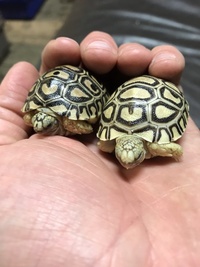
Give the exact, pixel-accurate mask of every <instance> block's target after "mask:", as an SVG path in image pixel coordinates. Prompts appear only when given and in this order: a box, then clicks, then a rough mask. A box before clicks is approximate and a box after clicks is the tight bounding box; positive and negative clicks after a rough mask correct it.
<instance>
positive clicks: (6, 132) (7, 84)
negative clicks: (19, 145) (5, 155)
mask: <svg viewBox="0 0 200 267" xmlns="http://www.w3.org/2000/svg"><path fill="white" fill-rule="evenodd" d="M38 76H39V74H38V71H37V70H36V68H35V67H34V66H33V65H31V64H30V63H27V62H19V63H17V64H15V65H14V66H13V67H12V68H11V69H10V70H9V71H8V73H7V74H6V76H5V77H4V79H3V81H2V83H1V85H0V145H4V144H10V143H14V142H16V141H18V140H21V139H24V138H26V137H27V126H25V124H24V122H23V119H22V113H21V108H22V106H23V103H24V101H25V99H26V97H27V94H28V91H29V90H30V88H31V87H32V85H33V83H34V82H35V80H36V79H37V78H38Z"/></svg>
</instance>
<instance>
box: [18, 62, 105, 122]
mask: <svg viewBox="0 0 200 267" xmlns="http://www.w3.org/2000/svg"><path fill="white" fill-rule="evenodd" d="M107 99H108V94H107V91H106V88H105V87H104V85H103V84H101V83H100V82H98V81H97V80H96V78H95V77H94V76H93V75H91V74H90V73H89V72H88V71H86V70H85V69H83V68H80V67H74V66H71V65H62V66H58V67H56V68H54V69H51V70H49V71H47V72H46V73H44V74H43V75H42V76H41V77H40V78H39V79H38V80H37V81H36V82H35V84H34V85H33V87H32V88H31V90H30V92H29V94H28V97H27V99H26V101H25V104H24V106H23V108H22V112H24V113H26V112H29V111H33V110H37V109H38V108H49V109H50V110H52V111H53V112H54V113H56V114H58V115H60V116H65V117H67V118H69V119H71V120H90V119H95V118H97V117H99V116H100V114H101V112H102V108H103V106H104V104H105V102H106V101H107Z"/></svg>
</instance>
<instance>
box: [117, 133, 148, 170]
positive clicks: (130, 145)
mask: <svg viewBox="0 0 200 267" xmlns="http://www.w3.org/2000/svg"><path fill="white" fill-rule="evenodd" d="M115 156H116V158H117V159H118V161H119V162H120V164H121V165H122V166H123V167H125V168H126V169H130V168H134V167H136V166H137V165H139V164H140V163H141V162H142V161H143V160H144V159H145V156H146V149H145V147H144V143H143V141H142V139H141V138H140V137H138V136H136V135H134V134H133V135H122V136H120V137H118V138H117V139H116V145H115Z"/></svg>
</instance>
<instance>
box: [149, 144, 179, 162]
mask: <svg viewBox="0 0 200 267" xmlns="http://www.w3.org/2000/svg"><path fill="white" fill-rule="evenodd" d="M146 145H147V148H148V152H149V153H150V155H149V158H151V157H156V156H160V157H172V158H174V159H175V160H177V161H178V160H179V159H180V157H181V156H182V154H183V149H182V147H181V146H180V145H178V144H176V143H173V142H171V143H168V144H158V143H149V142H147V143H146Z"/></svg>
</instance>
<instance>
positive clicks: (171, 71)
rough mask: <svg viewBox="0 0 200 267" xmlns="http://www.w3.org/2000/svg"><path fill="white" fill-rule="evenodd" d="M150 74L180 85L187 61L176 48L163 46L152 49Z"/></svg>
mask: <svg viewBox="0 0 200 267" xmlns="http://www.w3.org/2000/svg"><path fill="white" fill-rule="evenodd" d="M151 54H152V61H151V63H150V65H149V69H148V71H149V74H151V75H153V76H156V77H160V78H163V79H167V80H170V81H171V82H174V83H175V84H179V82H180V77H181V74H182V72H183V69H184V67H185V59H184V57H183V55H182V54H181V52H180V51H179V50H178V49H176V48H175V47H174V46H170V45H161V46H157V47H155V48H153V49H152V51H151Z"/></svg>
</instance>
